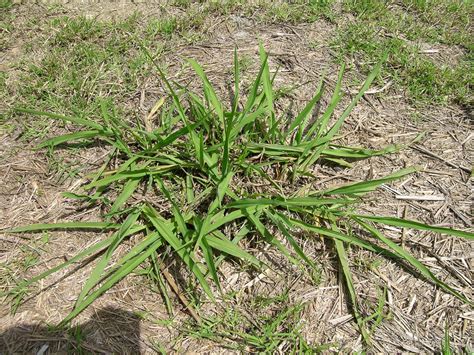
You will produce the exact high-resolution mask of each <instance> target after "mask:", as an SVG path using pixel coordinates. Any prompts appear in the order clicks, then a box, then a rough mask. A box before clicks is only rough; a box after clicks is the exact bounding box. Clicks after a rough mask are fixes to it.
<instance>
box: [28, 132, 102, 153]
mask: <svg viewBox="0 0 474 355" xmlns="http://www.w3.org/2000/svg"><path fill="white" fill-rule="evenodd" d="M102 135H104V132H101V131H81V132H74V133H68V134H63V135H62V136H58V137H54V138H50V139H47V140H45V141H44V142H41V143H40V144H38V146H37V148H38V149H41V148H45V147H54V146H57V145H60V144H63V143H66V142H70V141H75V140H79V139H89V138H97V137H100V136H102Z"/></svg>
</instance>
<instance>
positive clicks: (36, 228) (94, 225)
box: [4, 222, 120, 233]
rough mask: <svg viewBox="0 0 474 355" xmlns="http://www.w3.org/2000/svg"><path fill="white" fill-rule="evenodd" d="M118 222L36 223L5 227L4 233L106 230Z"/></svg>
mask: <svg viewBox="0 0 474 355" xmlns="http://www.w3.org/2000/svg"><path fill="white" fill-rule="evenodd" d="M118 228H120V224H116V223H110V222H63V223H38V224H30V225H28V226H22V227H16V228H12V229H7V230H5V231H4V232H5V233H24V232H40V231H47V230H54V229H65V230H68V229H86V230H107V229H118Z"/></svg>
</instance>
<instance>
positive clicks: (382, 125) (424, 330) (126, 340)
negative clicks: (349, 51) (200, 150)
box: [0, 1, 474, 354]
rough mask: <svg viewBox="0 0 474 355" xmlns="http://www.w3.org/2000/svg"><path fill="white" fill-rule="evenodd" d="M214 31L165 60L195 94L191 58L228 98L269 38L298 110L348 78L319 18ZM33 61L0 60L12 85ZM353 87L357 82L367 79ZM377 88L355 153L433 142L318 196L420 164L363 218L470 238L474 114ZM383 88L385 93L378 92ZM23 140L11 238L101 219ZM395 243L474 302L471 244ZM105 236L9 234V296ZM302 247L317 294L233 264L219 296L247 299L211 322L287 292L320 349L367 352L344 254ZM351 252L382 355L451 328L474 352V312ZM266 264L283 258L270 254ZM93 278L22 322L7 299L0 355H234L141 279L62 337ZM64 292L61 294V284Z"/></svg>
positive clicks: (7, 217) (48, 299) (294, 279)
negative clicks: (342, 76)
mask: <svg viewBox="0 0 474 355" xmlns="http://www.w3.org/2000/svg"><path fill="white" fill-rule="evenodd" d="M78 3H80V5H79V4H78ZM41 6H42V5H25V2H23V4H22V5H21V6H20V7H17V8H16V10H15V11H21V12H22V14H23V16H28V14H29V12H32V11H42V10H41ZM64 9H66V10H65V11H66V12H67V13H66V14H67V15H69V16H75V15H78V14H85V15H87V16H90V17H94V18H104V19H107V18H115V17H126V16H127V15H129V14H130V13H132V12H133V11H135V10H138V11H143V12H144V13H145V14H146V16H149V17H152V16H155V14H159V13H160V8H159V5H150V4H145V3H144V2H140V1H134V2H132V3H126V2H118V3H113V2H112V3H107V4H105V3H100V2H99V3H95V2H90V3H87V4H86V5H82V2H73V1H67V2H65V3H64ZM63 15H64V12H63ZM210 22H212V25H211V26H210V27H209V28H208V32H207V34H208V36H209V37H208V38H207V39H206V40H205V41H202V42H200V43H196V44H192V45H183V46H180V47H178V48H176V49H175V51H173V52H172V53H168V54H166V59H165V61H166V62H167V63H168V64H169V68H168V71H169V72H170V73H173V75H174V76H175V77H174V79H176V80H178V81H180V80H181V81H182V82H186V83H188V84H189V83H190V79H189V78H190V76H189V74H190V72H186V70H185V71H183V70H180V68H181V65H180V63H182V62H183V60H184V58H190V57H192V58H196V59H197V60H198V61H199V62H200V63H202V64H203V66H204V67H205V68H206V71H207V73H208V75H209V78H210V80H211V81H212V82H213V83H215V84H216V86H219V84H221V85H222V87H221V88H220V89H222V91H223V92H225V83H226V81H228V80H229V67H230V65H231V59H230V58H232V52H233V49H234V46H237V47H238V50H239V54H240V55H248V56H250V57H255V58H257V55H258V54H257V53H258V40H261V41H262V42H263V43H264V44H265V47H266V49H267V50H268V52H269V54H270V66H271V67H273V68H275V67H276V66H277V65H280V66H281V70H280V75H279V76H278V77H277V83H276V85H277V86H279V85H281V86H282V87H283V86H285V85H286V84H287V83H298V84H301V86H300V87H299V89H298V90H297V91H296V92H297V95H294V97H293V98H292V99H293V101H294V102H295V105H297V106H298V105H299V106H301V105H303V104H304V102H305V100H307V99H308V98H310V97H311V95H312V92H313V91H314V89H315V87H316V85H317V83H318V81H319V80H320V78H321V75H322V73H323V71H324V70H326V69H327V71H328V75H327V82H328V86H329V87H330V86H331V85H334V80H335V78H336V77H337V70H338V67H337V65H335V64H334V63H333V62H331V59H330V58H331V49H330V48H329V46H328V42H329V40H330V38H331V36H332V35H333V31H334V25H333V24H331V23H329V22H327V21H325V20H319V21H316V22H314V23H311V24H297V25H284V24H273V25H267V24H265V25H262V24H258V23H255V22H253V21H252V20H251V19H246V18H241V17H238V16H233V15H229V16H220V17H216V18H213V19H212V21H211V20H210ZM310 44H311V46H310ZM39 45H41V44H39ZM311 48H313V49H311ZM314 48H316V49H314ZM441 52H442V51H441ZM22 55H23V54H22V52H21V46H17V45H15V44H13V45H12V46H10V47H8V48H4V50H3V51H2V53H0V66H1V67H2V68H5V70H7V71H11V72H12V73H14V71H15V70H16V69H15V66H14V65H13V63H15V62H16V61H17V60H19V59H20V58H22ZM440 60H442V59H440ZM187 70H188V69H187ZM252 73H255V67H254V66H251V67H250V68H249V69H248V72H247V75H249V77H251V76H252ZM351 75H352V76H353V77H357V76H358V73H357V72H352V74H351ZM12 76H13V75H12ZM244 80H245V78H244ZM158 85H159V84H158V80H157V79H156V77H153V76H150V77H149V78H147V80H146V81H145V82H144V83H143V85H142V86H141V87H142V89H141V92H137V93H136V95H135V96H133V97H131V98H127V102H126V105H128V106H130V107H134V109H135V110H137V111H138V112H139V113H145V112H148V111H149V110H150V108H151V107H152V106H153V104H154V103H155V102H156V100H157V98H158V97H159V94H160V92H161V88H160V87H159V86H158ZM191 85H193V84H192V82H191ZM355 89H356V86H354V85H353V84H351V82H350V81H349V80H346V82H345V85H344V90H345V91H346V92H348V94H349V95H350V93H351V92H352V91H353V90H355ZM374 89H375V90H374V91H375V92H376V93H374V94H368V95H366V96H365V100H363V101H362V102H361V103H360V104H359V105H358V106H357V107H356V109H355V110H354V111H353V113H352V114H351V116H350V117H349V118H348V120H347V123H346V125H345V128H344V129H343V133H344V138H343V141H344V143H348V144H350V145H355V146H364V147H368V148H382V147H384V146H386V145H387V144H392V143H397V144H403V143H408V142H410V141H412V140H413V139H415V138H416V137H417V135H418V134H420V133H424V137H423V138H422V139H421V141H420V142H418V143H416V144H413V145H411V146H410V147H409V148H406V149H403V150H402V151H401V152H400V153H396V154H392V155H388V156H384V157H379V158H373V159H371V160H369V161H362V162H358V163H355V166H354V168H352V169H332V168H331V169H330V168H328V170H327V171H324V170H321V171H318V172H317V176H318V177H320V178H321V180H320V181H321V183H320V185H316V186H317V187H318V186H320V187H321V188H322V187H325V186H333V185H336V184H337V183H338V182H340V181H352V180H358V179H364V178H367V177H378V176H383V175H384V174H387V173H390V172H392V171H394V170H396V169H397V168H402V167H405V166H412V165H416V166H419V167H420V168H421V172H420V173H417V174H415V175H413V176H411V177H409V178H407V179H405V180H403V181H400V182H397V183H393V184H390V186H386V187H385V188H384V189H382V190H381V191H379V192H378V193H377V194H372V195H370V196H369V198H368V199H367V203H366V204H365V205H364V209H365V210H366V211H369V212H373V213H377V214H379V215H392V216H398V217H402V216H406V217H407V218H410V219H416V220H420V221H424V222H427V223H431V224H435V225H437V226H446V227H454V228H458V229H469V228H472V215H473V209H472V201H473V190H472V178H471V172H470V171H471V167H472V166H473V157H474V144H473V138H474V134H473V130H472V123H473V118H472V115H471V114H472V113H470V112H469V110H466V109H462V108H459V107H457V106H444V107H441V106H432V107H424V108H418V107H415V106H413V105H411V104H410V103H409V102H408V100H407V99H406V98H405V96H404V95H403V93H400V92H398V91H396V90H395V89H392V88H390V87H388V88H385V89H383V86H382V85H380V86H377V87H376V88H374ZM377 89H380V90H383V91H380V92H377V91H378V90H377ZM12 100H14V98H7V99H6V100H5V102H4V103H3V104H0V105H1V106H0V108H1V110H2V111H6V110H8V109H9V108H10V107H11V105H12V104H13V102H12ZM283 105H284V103H282V107H281V109H282V110H283V109H284V108H285V107H283ZM2 106H3V107H2ZM51 129H54V127H52V128H51ZM18 135H19V132H18V130H17V129H10V130H6V129H5V130H2V131H0V142H1V143H0V167H1V169H0V175H1V176H0V228H9V227H13V226H18V225H24V224H27V223H38V222H44V223H47V222H55V221H63V220H74V219H78V218H80V219H82V220H97V218H98V216H99V215H100V211H98V210H85V211H78V210H77V204H75V203H74V202H73V201H71V200H70V199H66V198H64V197H63V196H62V195H61V193H62V192H64V191H74V190H75V189H77V187H78V186H79V185H80V184H81V183H82V181H83V180H82V178H76V177H75V178H67V179H59V180H58V176H57V174H55V173H54V174H52V173H51V172H50V171H48V169H47V168H46V166H47V162H46V157H45V155H44V153H42V152H41V151H35V150H33V147H34V145H35V142H34V141H32V142H25V141H24V140H20V139H18ZM106 153H107V151H106V150H105V148H103V147H96V148H94V149H91V150H86V151H84V152H81V154H80V156H79V157H70V156H69V158H71V159H78V160H79V161H81V163H82V165H83V166H88V167H89V169H90V170H91V171H92V170H93V168H94V167H98V166H100V164H101V163H102V159H103V157H104V155H105V154H106ZM86 170H87V169H86ZM406 195H415V196H421V195H434V196H438V197H440V198H439V200H438V201H423V200H420V199H416V198H415V199H414V200H409V201H407V200H403V199H400V198H397V196H406ZM385 232H386V233H387V235H388V236H390V237H392V238H393V240H395V241H400V242H401V243H402V245H404V247H405V248H407V249H408V250H410V251H411V252H412V253H413V254H414V255H416V256H417V257H418V258H419V259H420V260H421V261H422V262H423V263H424V264H425V265H427V266H429V267H430V268H431V270H432V271H433V272H434V273H435V274H436V276H437V277H438V278H440V279H441V280H443V281H445V282H446V283H449V284H451V285H454V287H455V289H456V290H458V291H459V292H462V293H463V294H465V295H466V296H467V297H468V298H470V299H473V296H474V294H473V285H472V280H473V274H472V272H473V267H474V248H473V247H474V244H473V243H471V242H468V241H466V240H462V239H459V238H455V237H449V236H441V235H434V234H432V233H427V232H415V231H411V230H404V231H402V233H401V234H400V230H399V229H397V228H393V229H388V230H386V231H385ZM400 235H402V238H400ZM45 238H47V239H48V241H47V243H46V242H45V241H44V239H45ZM101 238H103V235H100V234H95V233H78V232H74V233H71V232H67V233H66V232H54V233H53V232H51V233H48V236H47V237H45V236H44V235H22V236H18V235H11V234H5V233H3V234H0V261H1V265H2V266H1V271H0V272H1V273H0V280H1V283H2V286H1V287H2V289H3V290H8V289H10V288H11V287H13V285H14V283H15V280H18V279H21V278H23V277H27V276H31V275H35V274H37V273H38V272H39V271H42V270H45V269H46V268H48V267H51V266H54V265H56V264H57V263H58V262H60V261H63V260H67V258H70V257H71V256H73V255H75V254H76V252H77V251H78V250H82V249H84V248H86V247H87V246H89V245H91V244H92V243H93V242H94V241H97V240H99V239H101ZM400 239H402V240H400ZM304 249H305V251H306V252H307V253H308V254H309V255H311V256H312V257H313V258H314V260H317V263H318V265H320V266H321V281H320V284H319V286H318V287H315V286H313V285H312V284H310V283H309V282H306V281H305V280H304V278H302V276H301V272H300V271H299V270H295V269H294V268H292V266H291V265H286V264H285V263H284V262H280V261H274V262H273V263H274V265H276V268H275V269H274V270H273V271H268V272H265V273H264V274H261V275H249V274H247V273H246V272H244V271H242V270H236V269H235V268H233V266H232V265H225V266H224V267H223V268H222V287H223V289H224V290H225V291H231V290H234V291H235V292H237V294H238V297H237V298H236V300H233V301H232V304H231V305H229V303H228V301H226V300H225V299H219V300H218V301H217V304H211V303H205V304H204V305H203V306H202V309H201V312H202V314H204V315H206V316H209V317H210V316H214V315H218V314H220V313H221V312H223V310H226V309H228V308H229V307H230V306H232V307H236V308H237V309H238V310H239V311H241V312H252V311H255V310H252V308H251V305H252V299H254V298H255V297H257V296H260V297H275V296H278V295H279V294H280V293H281V292H283V291H284V290H288V301H287V302H289V303H302V304H303V305H304V308H303V312H302V313H301V320H300V321H299V326H300V327H301V332H302V334H303V335H304V337H305V338H306V340H307V341H308V342H309V343H311V344H315V345H318V344H332V345H331V347H329V349H328V350H327V351H334V352H335V351H342V352H350V351H361V350H362V349H363V344H362V339H361V336H360V334H359V332H358V328H357V325H356V323H355V321H354V319H353V317H352V316H351V313H350V310H349V309H348V306H347V296H346V295H345V292H344V290H343V286H342V281H341V280H339V278H338V276H337V275H338V271H339V270H338V267H337V264H336V263H335V256H334V254H333V252H332V251H331V249H330V248H327V247H326V245H325V243H324V242H322V241H320V240H318V241H315V240H308V242H307V243H305V245H304ZM350 253H351V260H353V261H354V263H353V265H351V266H352V267H353V275H354V277H355V287H356V290H357V293H358V297H359V299H360V300H361V304H362V306H363V307H366V308H363V310H365V311H367V312H368V313H369V311H370V310H371V309H372V307H373V305H374V304H377V302H378V300H379V297H380V293H381V292H383V290H384V288H385V289H386V296H385V297H386V305H385V307H384V309H385V311H384V313H385V317H384V319H383V320H382V322H381V323H380V325H379V326H378V327H377V328H376V329H375V332H374V335H373V338H372V340H373V348H372V352H381V353H400V352H408V353H432V352H438V351H440V346H441V339H442V338H443V336H444V334H445V329H446V327H447V328H448V330H449V335H450V337H451V346H452V347H453V348H454V349H457V350H458V351H461V349H471V350H472V349H473V346H474V344H473V340H474V339H473V334H474V327H473V320H474V312H473V310H472V307H470V306H469V305H466V304H462V303H461V302H460V301H459V300H457V299H456V298H454V297H453V296H450V295H448V294H446V293H444V292H443V291H441V290H439V289H438V288H436V287H435V286H433V285H431V284H430V283H428V282H426V281H424V280H422V279H420V278H419V277H418V276H417V275H413V274H411V273H410V272H407V270H406V269H404V268H402V267H400V265H399V264H395V263H394V262H392V261H390V260H387V259H385V258H378V257H376V256H374V255H370V254H368V253H365V252H361V251H359V250H357V249H353V250H351V252H350ZM267 254H268V255H265V256H264V257H265V258H267V259H268V260H272V251H271V250H269V251H267ZM27 257H30V258H32V262H31V267H26V269H25V268H23V269H22V271H18V270H20V268H18V270H17V269H15V266H18V265H19V264H22V265H23V264H24V263H25V262H27V261H25V258H27ZM33 260H34V262H33ZM90 267H91V266H90V265H87V266H85V267H82V268H79V269H78V270H77V271H76V272H75V273H72V274H70V273H69V271H70V270H68V271H64V272H60V273H59V275H56V276H55V277H53V278H50V279H48V280H47V282H46V283H41V284H40V285H39V287H38V291H39V290H41V289H43V290H42V291H41V292H39V293H38V294H37V295H34V297H31V298H30V299H28V300H27V302H26V303H24V304H22V305H21V306H20V307H19V308H18V309H17V311H16V313H15V314H12V313H11V308H12V303H11V300H8V301H7V300H5V302H3V303H2V304H1V305H0V317H1V320H0V333H2V335H1V337H0V353H2V354H3V353H5V354H10V353H32V352H34V353H36V354H44V353H65V352H67V349H69V351H70V352H73V353H75V352H79V350H78V349H79V347H78V344H79V343H80V347H81V349H82V350H83V351H85V352H91V353H139V352H140V353H143V354H146V353H155V352H159V351H160V349H162V350H164V351H166V352H170V353H190V354H191V353H199V354H205V353H226V352H229V351H230V350H228V349H225V348H224V347H223V345H222V343H219V342H215V341H212V340H209V339H204V338H197V337H195V336H192V335H191V334H189V333H186V332H184V331H183V330H182V329H183V326H184V325H185V324H188V323H189V322H190V321H191V319H192V318H191V317H190V316H189V315H188V314H187V312H186V310H185V309H184V308H180V306H179V305H180V304H179V302H175V303H174V304H175V305H176V309H175V314H174V317H173V318H172V319H171V320H170V317H169V315H168V314H167V312H166V308H165V306H164V304H163V300H162V298H161V296H159V294H158V293H156V292H155V291H154V290H152V288H151V287H150V286H149V284H148V283H147V282H144V281H143V279H142V277H141V276H139V275H136V276H132V277H128V278H126V279H125V280H123V281H121V282H120V283H119V284H117V285H116V286H115V287H114V288H113V289H112V291H111V292H109V293H107V294H106V295H105V296H103V297H101V298H100V299H99V300H98V301H96V302H95V303H94V304H93V305H92V306H91V307H90V308H88V309H87V310H86V311H85V312H84V313H82V314H81V315H80V316H79V317H78V318H77V319H76V320H75V321H74V323H73V324H74V325H81V327H80V328H79V327H78V328H71V329H70V330H69V331H67V332H54V331H51V330H50V329H49V327H48V325H51V324H55V323H57V322H59V321H61V319H62V318H63V317H64V316H66V315H67V314H68V313H69V311H70V309H71V307H72V306H73V304H74V301H75V297H76V296H77V294H78V293H79V292H80V289H81V286H82V283H83V282H84V280H85V278H86V277H87V275H88V271H89V270H90ZM23 270H24V271H23ZM173 272H175V273H178V272H179V270H174V271H173ZM59 280H61V282H56V281H59ZM266 311H267V310H262V312H266ZM78 329H80V331H78ZM78 339H79V340H78ZM65 349H66V350H65Z"/></svg>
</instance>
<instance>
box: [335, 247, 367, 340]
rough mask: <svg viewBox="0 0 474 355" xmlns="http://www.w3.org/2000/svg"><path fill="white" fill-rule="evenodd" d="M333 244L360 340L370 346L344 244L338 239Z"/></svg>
mask: <svg viewBox="0 0 474 355" xmlns="http://www.w3.org/2000/svg"><path fill="white" fill-rule="evenodd" d="M334 244H335V246H336V252H337V257H338V259H339V265H340V266H341V269H342V274H343V275H344V280H345V282H346V286H347V290H348V292H349V297H350V299H351V304H352V312H353V313H354V317H355V319H356V322H357V326H358V327H359V330H360V333H361V335H362V338H363V339H364V341H365V343H366V344H367V345H368V346H370V343H371V342H370V337H369V334H368V332H367V329H366V328H365V325H364V321H363V318H362V315H361V314H360V310H359V305H358V302H357V295H356V291H355V288H354V282H353V281H352V274H351V269H350V268H349V261H348V260H349V258H348V257H347V253H346V249H345V248H344V243H343V242H342V241H340V240H338V239H335V240H334Z"/></svg>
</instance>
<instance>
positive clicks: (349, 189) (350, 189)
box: [323, 168, 417, 195]
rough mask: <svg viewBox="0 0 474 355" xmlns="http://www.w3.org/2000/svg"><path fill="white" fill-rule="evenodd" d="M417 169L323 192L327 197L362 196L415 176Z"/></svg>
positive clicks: (402, 170)
mask: <svg viewBox="0 0 474 355" xmlns="http://www.w3.org/2000/svg"><path fill="white" fill-rule="evenodd" d="M416 171H417V169H416V168H406V169H401V170H398V171H396V172H394V173H392V174H390V175H387V176H384V177H383V178H380V179H374V180H369V181H362V182H356V183H354V184H348V185H344V186H341V187H336V188H333V189H329V190H326V191H323V194H325V195H361V194H366V193H368V192H371V191H374V190H375V189H377V188H378V187H380V185H382V184H385V183H387V182H391V181H394V180H399V179H401V178H402V177H404V176H406V175H409V174H413V173H414V172H416Z"/></svg>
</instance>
